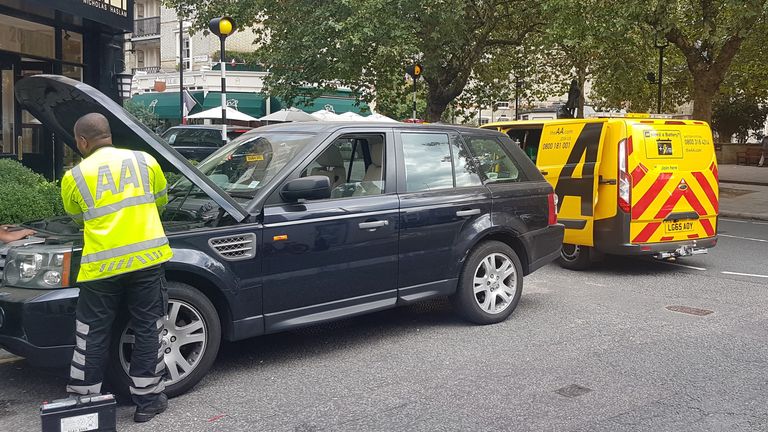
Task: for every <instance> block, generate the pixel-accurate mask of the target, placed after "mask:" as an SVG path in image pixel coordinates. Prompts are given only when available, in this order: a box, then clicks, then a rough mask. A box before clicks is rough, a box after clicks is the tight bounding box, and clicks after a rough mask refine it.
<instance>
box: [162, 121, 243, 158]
mask: <svg viewBox="0 0 768 432" xmlns="http://www.w3.org/2000/svg"><path fill="white" fill-rule="evenodd" d="M251 129H252V128H250V127H244V126H227V140H228V141H232V140H233V139H235V138H237V137H239V136H240V135H242V134H244V133H246V132H248V131H249V130H251ZM161 136H162V137H163V139H165V140H166V141H168V144H170V145H171V146H172V147H173V148H175V149H176V150H177V151H178V152H179V153H181V154H182V156H184V157H185V158H187V159H189V160H194V161H198V162H199V161H201V160H203V159H205V158H207V157H208V156H210V155H211V153H213V152H215V151H216V150H218V149H219V148H221V146H222V145H223V144H224V143H223V142H222V139H221V125H182V126H173V127H171V128H168V130H166V131H165V132H163V134H162V135H161Z"/></svg>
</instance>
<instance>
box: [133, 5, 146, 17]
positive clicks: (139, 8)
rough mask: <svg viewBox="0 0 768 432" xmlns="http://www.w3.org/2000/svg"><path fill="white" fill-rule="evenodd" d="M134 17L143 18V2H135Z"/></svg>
mask: <svg viewBox="0 0 768 432" xmlns="http://www.w3.org/2000/svg"><path fill="white" fill-rule="evenodd" d="M135 6H136V19H141V18H144V4H143V3H136V5H135Z"/></svg>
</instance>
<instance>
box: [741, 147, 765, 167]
mask: <svg viewBox="0 0 768 432" xmlns="http://www.w3.org/2000/svg"><path fill="white" fill-rule="evenodd" d="M762 154H763V150H762V148H761V147H747V150H746V151H742V152H736V165H742V162H743V165H757V163H758V162H760V156H762Z"/></svg>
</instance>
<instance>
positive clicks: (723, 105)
mask: <svg viewBox="0 0 768 432" xmlns="http://www.w3.org/2000/svg"><path fill="white" fill-rule="evenodd" d="M761 102H762V101H761V100H759V99H757V98H754V97H749V96H744V95H740V96H731V97H727V96H726V97H722V98H719V99H718V100H717V101H716V102H715V105H714V112H713V115H712V128H713V129H714V130H715V131H716V132H717V134H718V137H719V140H720V141H724V142H728V141H730V139H731V137H732V136H733V135H736V139H737V140H738V141H739V142H746V140H747V138H748V137H749V134H750V132H752V131H756V132H757V131H759V132H762V129H763V127H764V124H765V119H766V117H768V105H764V104H761Z"/></svg>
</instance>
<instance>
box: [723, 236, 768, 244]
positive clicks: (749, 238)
mask: <svg viewBox="0 0 768 432" xmlns="http://www.w3.org/2000/svg"><path fill="white" fill-rule="evenodd" d="M718 236H720V237H728V238H735V239H741V240H750V241H756V242H763V243H768V240H765V239H759V238H752V237H739V236H733V235H728V234H718Z"/></svg>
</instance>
